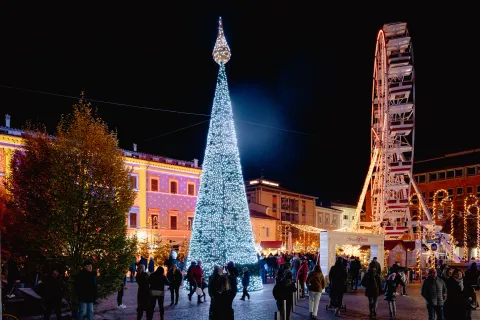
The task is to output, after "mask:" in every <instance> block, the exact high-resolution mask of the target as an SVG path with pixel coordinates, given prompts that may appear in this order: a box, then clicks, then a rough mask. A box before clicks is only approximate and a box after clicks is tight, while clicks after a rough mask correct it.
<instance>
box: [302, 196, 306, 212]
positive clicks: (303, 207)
mask: <svg viewBox="0 0 480 320" xmlns="http://www.w3.org/2000/svg"><path fill="white" fill-rule="evenodd" d="M306 212H307V204H306V203H305V200H302V214H304V215H305V213H306Z"/></svg>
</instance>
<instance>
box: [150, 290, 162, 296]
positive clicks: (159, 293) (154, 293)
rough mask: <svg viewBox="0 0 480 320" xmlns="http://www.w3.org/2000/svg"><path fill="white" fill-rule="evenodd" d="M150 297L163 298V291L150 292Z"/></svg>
mask: <svg viewBox="0 0 480 320" xmlns="http://www.w3.org/2000/svg"><path fill="white" fill-rule="evenodd" d="M150 295H151V296H152V297H163V296H164V295H165V291H162V290H150Z"/></svg>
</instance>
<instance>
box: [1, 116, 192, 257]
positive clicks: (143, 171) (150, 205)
mask: <svg viewBox="0 0 480 320" xmlns="http://www.w3.org/2000/svg"><path fill="white" fill-rule="evenodd" d="M8 125H9V122H7V126H5V127H0V182H2V185H3V182H5V179H6V177H7V176H8V175H9V173H10V172H11V168H10V161H11V159H12V156H13V154H14V152H15V150H21V149H22V146H23V138H22V133H23V131H22V130H18V129H13V128H10V127H9V126H8ZM124 155H125V158H124V159H125V165H126V166H127V167H129V168H131V169H132V174H131V176H130V182H131V184H132V186H133V189H134V190H135V192H136V194H137V195H136V198H135V202H134V204H133V206H132V208H131V209H130V210H129V212H128V213H127V214H126V225H127V232H128V234H130V235H134V234H136V235H137V237H138V238H139V239H140V240H146V241H153V240H154V239H155V237H156V236H161V239H162V240H164V241H169V242H170V243H171V245H172V246H173V247H174V248H180V247H181V246H182V245H183V244H184V242H185V241H188V240H189V238H190V231H191V228H192V223H193V216H194V213H195V205H196V200H197V192H198V186H199V181H200V174H201V169H200V168H199V166H198V160H194V161H181V160H175V159H170V158H165V157H161V156H157V155H151V154H145V153H140V152H134V151H126V150H124Z"/></svg>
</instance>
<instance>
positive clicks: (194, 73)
mask: <svg viewBox="0 0 480 320" xmlns="http://www.w3.org/2000/svg"><path fill="white" fill-rule="evenodd" d="M257 2H258V1H257ZM59 3H60V2H59ZM165 3H167V2H165ZM192 3H193V2H192ZM232 3H233V2H232ZM236 3H238V5H229V6H226V5H207V6H187V5H183V6H181V5H178V6H176V7H174V6H168V5H166V4H162V5H159V6H157V7H153V6H148V5H139V4H136V3H134V2H128V5H119V2H116V3H113V2H112V4H110V5H108V6H107V5H105V6H100V5H96V6H86V5H84V4H80V3H79V4H76V5H71V7H67V6H65V4H63V5H59V4H55V5H52V6H44V5H43V2H42V6H40V5H38V4H37V5H30V6H27V4H26V3H22V7H7V6H4V5H3V6H2V8H1V9H0V12H1V13H0V27H1V28H0V86H12V87H16V88H23V89H30V90H38V91H45V92H51V93H55V94H62V95H69V96H78V95H79V93H80V91H81V90H82V89H85V90H86V96H87V98H91V99H95V100H102V101H109V102H116V103H121V104H129V105H135V106H142V107H149V108H158V109H168V110H177V111H184V112H192V113H199V114H209V113H210V111H211V107H212V101H213V95H214V88H215V84H216V76H217V70H218V66H217V65H216V63H215V62H214V61H213V59H212V56H211V52H212V50H213V46H214V43H215V38H216V34H217V22H218V16H219V15H221V16H222V17H223V19H224V26H225V33H226V36H227V41H228V43H229V45H230V48H231V50H232V59H231V60H230V62H229V63H228V64H227V75H228V78H229V87H230V94H231V98H232V102H233V108H234V115H235V118H236V129H237V136H238V142H239V148H240V156H241V160H242V165H243V170H244V176H245V178H246V179H250V178H256V177H258V176H259V175H260V172H261V169H262V168H263V169H264V176H265V178H267V179H271V180H274V181H278V182H280V183H281V185H282V186H283V187H286V188H289V189H292V190H293V191H297V192H302V193H306V194H309V195H314V196H317V197H319V198H320V200H327V201H328V200H340V201H344V202H348V203H352V204H355V203H356V201H357V198H358V196H359V194H360V191H361V187H362V185H363V181H364V179H365V175H366V172H367V169H368V165H369V154H370V117H371V114H370V111H371V79H372V72H373V58H374V50H375V40H376V34H377V31H378V29H379V28H381V27H382V25H383V24H384V23H390V22H397V21H405V22H407V23H408V26H409V30H410V34H411V36H412V41H413V45H414V54H415V68H416V141H415V155H416V159H424V158H427V157H431V156H437V155H442V154H444V153H448V152H456V151H461V150H464V149H470V148H477V147H479V143H478V138H477V137H478V133H477V130H476V129H477V128H478V121H479V120H478V119H479V116H480V111H479V110H480V108H479V107H478V102H477V100H478V99H477V98H476V92H477V91H478V76H477V74H478V72H476V71H475V70H477V71H478V53H477V52H475V51H474V50H473V47H475V46H476V44H475V42H478V39H480V38H479V36H478V30H479V27H478V25H476V24H474V22H475V21H476V20H478V17H471V16H470V14H469V12H472V13H473V12H475V10H474V8H472V7H470V8H469V7H465V6H464V7H458V8H455V7H454V5H455V4H454V3H450V6H449V7H442V6H440V4H439V3H438V2H436V3H432V4H431V5H429V6H426V7H427V8H426V9H418V8H415V7H414V6H413V2H412V3H410V2H403V5H401V3H402V2H395V6H391V7H386V6H385V3H386V2H385V1H383V2H379V3H378V4H376V5H372V6H370V7H365V6H360V5H356V6H352V5H350V4H348V3H347V2H342V3H339V5H338V6H333V5H330V7H325V6H321V5H320V4H319V3H316V4H315V5H313V3H314V2H312V4H311V5H310V4H308V2H300V1H297V2H295V3H294V2H288V3H290V4H289V5H287V4H283V3H282V2H280V1H279V2H273V1H272V2H268V3H267V2H265V3H264V4H262V5H258V4H255V5H250V4H245V3H246V2H243V1H242V2H236ZM240 3H243V4H242V5H239V4H240ZM285 3H286V2H285ZM425 5H427V4H425ZM73 102H74V100H73V99H68V98H62V97H58V96H53V95H43V94H38V93H31V92H26V91H22V90H14V89H7V88H4V87H0V111H1V113H2V114H4V113H9V114H11V115H12V126H14V127H22V126H23V125H24V124H25V121H26V120H28V119H31V120H33V121H34V122H39V123H43V124H45V125H46V126H47V129H48V130H49V131H50V132H54V130H55V126H56V124H57V123H58V120H59V118H60V115H61V114H62V113H68V112H70V111H71V106H72V104H73ZM95 105H96V106H97V107H98V111H99V115H100V116H101V117H102V118H103V119H104V120H105V121H106V122H107V123H108V125H109V126H110V127H111V128H112V129H116V130H118V135H119V139H120V145H121V147H122V148H125V149H131V146H132V143H137V145H138V148H139V151H142V152H148V153H155V154H160V155H163V156H167V157H172V158H177V159H183V160H191V159H193V158H198V159H200V160H202V159H203V154H204V148H205V143H206V135H207V130H208V122H206V123H203V124H200V125H198V126H194V127H191V128H188V129H185V130H181V131H178V132H175V133H172V134H168V135H164V136H162V137H159V138H156V139H151V138H153V137H156V136H159V135H163V134H165V133H168V132H171V131H174V130H177V129H180V128H183V127H186V126H189V125H192V124H195V123H198V122H200V121H204V120H207V119H208V118H206V117H205V116H199V115H184V114H174V113H167V112H160V111H153V110H142V109H138V108H132V107H126V106H120V105H112V104H106V103H95ZM2 117H3V115H2ZM2 122H3V121H2ZM248 122H255V123H260V124H263V125H266V126H273V127H278V128H283V129H287V130H294V131H301V132H305V133H309V134H311V135H305V134H297V133H292V132H287V131H282V130H277V129H272V128H267V127H262V126H259V125H254V124H251V123H248ZM149 139H150V140H149Z"/></svg>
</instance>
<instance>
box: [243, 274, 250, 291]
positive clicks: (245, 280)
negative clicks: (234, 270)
mask: <svg viewBox="0 0 480 320" xmlns="http://www.w3.org/2000/svg"><path fill="white" fill-rule="evenodd" d="M249 284H250V272H248V271H245V272H244V273H243V277H242V286H244V287H248V285H249Z"/></svg>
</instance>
